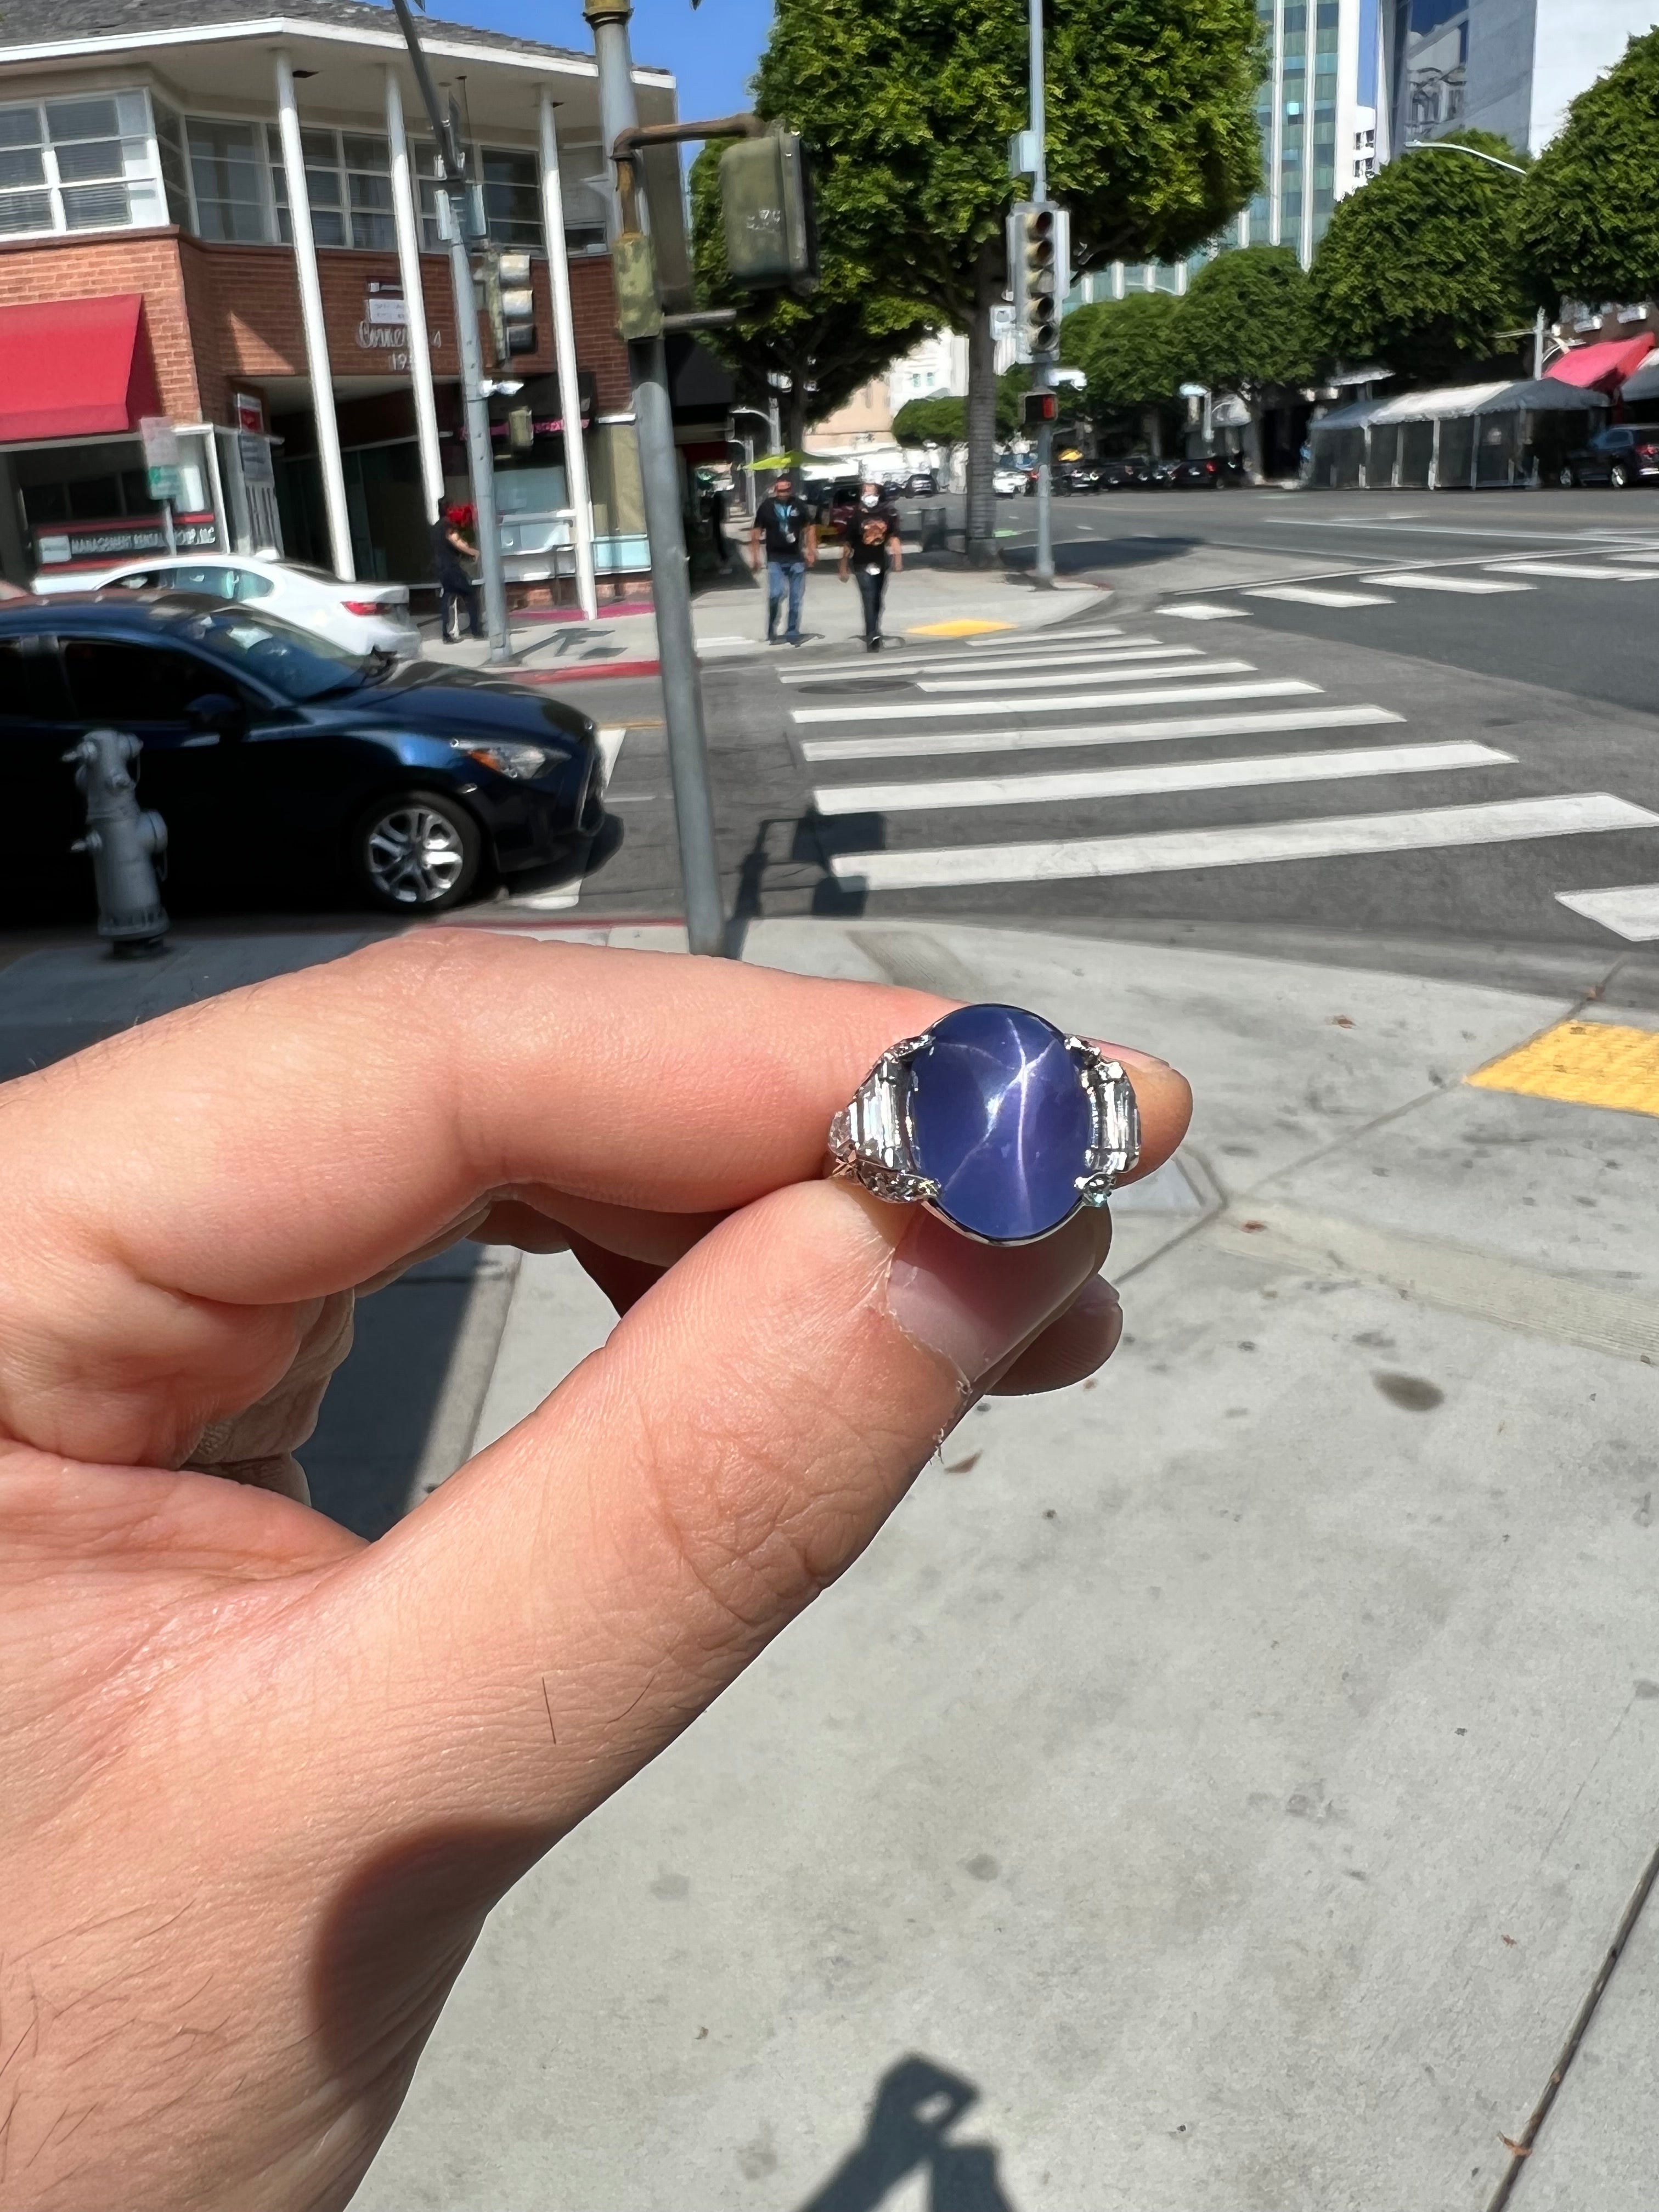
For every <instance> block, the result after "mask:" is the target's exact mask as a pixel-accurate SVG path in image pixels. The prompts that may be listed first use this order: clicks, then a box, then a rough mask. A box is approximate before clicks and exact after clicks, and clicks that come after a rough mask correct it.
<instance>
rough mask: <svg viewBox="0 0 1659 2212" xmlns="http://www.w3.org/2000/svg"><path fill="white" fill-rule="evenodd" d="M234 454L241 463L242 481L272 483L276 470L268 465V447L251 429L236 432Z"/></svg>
mask: <svg viewBox="0 0 1659 2212" xmlns="http://www.w3.org/2000/svg"><path fill="white" fill-rule="evenodd" d="M236 456H237V459H239V460H240V463H241V465H242V482H243V483H249V484H265V485H270V484H274V483H276V470H275V469H273V468H272V467H271V465H270V447H269V446H268V445H267V444H266V443H265V441H264V439H263V438H261V437H259V436H258V435H256V434H255V433H254V432H253V431H252V430H239V431H238V432H237V433H236Z"/></svg>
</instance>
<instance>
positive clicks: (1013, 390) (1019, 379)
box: [997, 361, 1031, 438]
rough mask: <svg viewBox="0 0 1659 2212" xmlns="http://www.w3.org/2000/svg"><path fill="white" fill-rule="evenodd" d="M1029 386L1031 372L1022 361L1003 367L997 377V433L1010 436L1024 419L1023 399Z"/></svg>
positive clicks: (999, 435) (1006, 436) (1000, 435)
mask: <svg viewBox="0 0 1659 2212" xmlns="http://www.w3.org/2000/svg"><path fill="white" fill-rule="evenodd" d="M1030 388H1031V372H1030V369H1029V368H1027V367H1026V365H1025V363H1024V362H1023V361H1017V362H1013V363H1012V365H1011V366H1010V367H1009V368H1005V369H1004V370H1003V372H1002V374H1001V375H1000V377H998V379H997V435H998V437H999V438H1012V436H1013V435H1014V434H1015V432H1016V431H1017V430H1018V429H1019V428H1020V427H1021V426H1022V424H1023V423H1024V420H1025V410H1024V399H1025V395H1026V393H1027V392H1029V391H1030Z"/></svg>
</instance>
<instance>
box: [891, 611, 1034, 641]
mask: <svg viewBox="0 0 1659 2212" xmlns="http://www.w3.org/2000/svg"><path fill="white" fill-rule="evenodd" d="M1013 627H1014V625H1013V624H1012V623H1005V622H982V621H979V620H977V619H975V617H974V616H972V615H963V617H961V619H960V620H959V621H957V622H942V623H917V624H916V627H915V629H908V630H906V631H905V633H904V635H906V637H983V636H984V635H985V634H986V632H987V630H993V629H1012V628H1013Z"/></svg>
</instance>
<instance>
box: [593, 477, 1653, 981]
mask: <svg viewBox="0 0 1659 2212" xmlns="http://www.w3.org/2000/svg"><path fill="white" fill-rule="evenodd" d="M1055 515H1056V524H1057V538H1058V544H1059V548H1060V566H1061V567H1062V568H1063V569H1064V570H1066V572H1067V573H1068V574H1071V575H1072V576H1073V577H1074V578H1077V579H1079V580H1081V579H1086V580H1089V581H1091V582H1092V583H1094V584H1096V585H1097V586H1101V587H1103V592H1102V595H1101V596H1098V597H1097V596H1094V595H1092V594H1091V595H1090V596H1089V598H1088V599H1086V601H1085V602H1084V603H1083V605H1082V606H1081V610H1080V611H1079V614H1078V615H1077V616H1075V617H1071V618H1069V619H1068V620H1067V621H1066V623H1063V624H1062V625H1061V626H1060V628H1059V629H1052V630H1049V631H1047V632H1045V633H1044V634H1043V635H1042V637H1040V638H1037V639H1035V640H1034V639H1032V638H1031V637H1030V635H1026V636H1025V637H1024V638H1010V637H1009V636H1007V635H1001V636H998V637H994V638H990V639H986V640H983V641H979V642H978V643H973V642H966V643H963V644H960V645H957V646H953V647H951V646H943V647H942V646H939V645H938V644H936V643H935V644H933V645H931V646H924V645H922V644H921V643H920V642H919V641H916V642H913V643H912V644H911V645H910V646H909V647H907V648H906V650H905V651H904V653H902V655H901V654H898V653H895V654H894V655H892V656H891V657H890V658H883V659H880V660H879V661H878V662H869V661H866V660H865V659H861V658H860V657H857V656H849V654H848V649H847V647H845V645H844V644H843V645H826V646H821V647H815V648H811V649H809V650H808V651H807V652H805V653H801V654H799V655H790V656H787V665H780V662H779V660H778V659H777V657H776V656H773V657H771V658H769V659H751V660H736V661H732V660H727V661H721V662H718V663H714V664H712V665H708V667H707V668H706V670H705V675H704V689H705V696H706V701H707V707H708V727H709V732H710V750H711V762H712V767H713V772H714V781H715V788H716V794H717V800H718V809H719V817H720V845H721V863H722V868H723V871H724V873H725V876H726V884H727V888H728V896H729V897H730V899H731V901H732V904H733V906H734V908H736V910H737V912H738V915H739V918H740V921H741V918H743V917H745V916H747V917H752V916H754V915H775V914H790V913H819V914H841V915H849V914H850V915H881V914H884V913H889V914H892V913H903V914H908V915H929V914H931V915H938V916H940V917H942V918H943V917H947V916H948V917H952V918H956V919H974V920H978V919H993V918H994V919H997V920H1000V921H1018V922H1027V923H1030V924H1033V925H1039V926H1040V925H1042V924H1043V923H1046V922H1050V921H1053V922H1055V923H1060V924H1063V925H1064V926H1065V927H1066V928H1067V929H1069V930H1077V929H1079V928H1082V929H1085V930H1089V931H1103V932H1106V933H1114V934H1122V935H1126V936H1131V935H1133V934H1135V933H1140V934H1142V935H1143V936H1144V935H1146V934H1149V933H1150V934H1153V935H1163V936H1166V937H1180V936H1182V935H1183V934H1185V935H1188V936H1192V937H1199V938H1205V937H1207V938H1208V939H1211V940H1212V941H1215V942H1220V943H1225V942H1229V941H1237V942H1240V943H1243V942H1245V941H1247V940H1249V941H1256V942H1261V941H1263V940H1267V939H1270V940H1276V941H1282V942H1284V943H1285V945H1286V946H1287V947H1293V948H1294V949H1297V950H1298V951H1304V952H1306V951H1317V950H1319V949H1321V948H1328V949H1334V952H1333V957H1336V956H1340V951H1341V949H1342V948H1343V947H1350V948H1358V947H1362V946H1367V945H1369V946H1371V947H1373V948H1374V947H1376V945H1379V944H1386V945H1395V946H1396V947H1400V948H1403V951H1402V954H1401V957H1402V958H1404V959H1405V960H1406V962H1407V964H1413V963H1415V964H1417V965H1419V966H1422V967H1425V969H1430V970H1435V969H1438V970H1439V971H1440V972H1446V971H1448V970H1455V971H1456V972H1461V973H1470V972H1477V973H1478V972H1482V970H1481V968H1480V963H1481V962H1482V961H1485V962H1486V963H1488V965H1489V966H1490V964H1491V963H1494V962H1495V963H1498V967H1500V968H1501V967H1505V966H1507V967H1508V968H1510V969H1512V968H1513V967H1514V966H1515V964H1516V960H1517V959H1518V960H1519V961H1520V962H1521V963H1522V966H1523V967H1524V966H1525V965H1526V963H1528V961H1530V962H1531V963H1532V969H1531V972H1533V973H1538V972H1541V969H1551V963H1552V962H1553V963H1555V967H1556V968H1559V969H1563V970H1564V972H1571V973H1573V974H1575V975H1577V974H1578V973H1580V972H1582V973H1583V975H1584V976H1585V977H1586V978H1589V977H1590V976H1592V975H1595V973H1597V972H1599V969H1600V966H1601V964H1604V963H1605V964H1608V965H1610V964H1611V963H1613V961H1614V960H1616V959H1617V958H1618V957H1620V956H1621V955H1630V954H1632V952H1633V951H1639V948H1640V947H1641V945H1643V944H1644V943H1651V944H1652V945H1655V947H1656V950H1659V720H1656V716H1655V714H1654V711H1653V698H1654V683H1653V676H1652V666H1653V647H1652V643H1651V640H1652V637H1653V635H1654V633H1655V630H1656V626H1659V500H1650V499H1649V498H1647V497H1645V496H1644V495H1642V494H1639V493H1632V494H1628V495H1623V496H1620V495H1616V494H1611V493H1601V494H1595V493H1580V494H1549V495H1479V496H1470V497H1459V496H1457V495H1439V496H1430V495H1419V496H1418V497H1417V498H1415V499H1413V498H1411V497H1410V496H1409V495H1407V496H1404V497H1402V496H1401V495H1376V496H1375V497H1370V498H1368V497H1367V496H1365V495H1295V494H1285V493H1278V492H1259V493H1252V492H1237V493H1233V492H1228V493H1219V494H1213V495H1210V494H1203V493H1197V494H1184V495H1183V494H1162V495H1156V494H1154V495H1146V494H1140V495H1137V494H1127V495H1114V496H1110V497H1106V498H1100V499H1095V500H1090V501H1083V500H1071V501H1060V502H1057V503H1056V508H1055ZM1031 520H1033V518H1031V517H1030V513H1029V508H1028V506H1027V503H1025V502H1023V501H1022V502H1015V501H1006V502H1004V503H1002V505H1001V506H1000V509H999V524H1000V528H1001V529H1002V530H1004V531H1006V532H1016V533H1018V532H1026V531H1027V530H1028V528H1029V525H1030V521H1031ZM1028 542H1029V540H1028V538H1025V537H1024V536H1022V535H1018V534H1016V535H1012V536H1010V537H1008V538H1005V541H1004V544H1005V557H1007V558H1011V559H1013V560H1015V561H1018V560H1019V559H1020V558H1021V556H1022V555H1023V554H1024V551H1025V548H1026V545H1027V544H1028ZM1107 592H1109V596H1106V595H1105V594H1106V593H1107ZM1286 593H1287V594H1288V596H1281V594H1286ZM1081 597H1082V595H1081V594H1079V598H1080V599H1081ZM891 613H892V615H893V617H894V618H895V623H896V626H897V625H902V620H903V607H902V586H900V587H898V588H897V589H896V591H895V593H894V605H893V607H892V609H891ZM924 661H925V663H926V665H925V666H924V665H923V663H924ZM1055 679H1059V680H1058V681H1056V680H1055ZM935 686H937V687H939V688H934V687H935ZM606 689H607V690H608V691H614V692H615V693H617V695H619V696H617V697H616V698H615V700H614V703H613V702H612V701H611V699H609V698H607V701H606V702H605V708H606V711H607V712H614V714H615V719H616V720H617V724H618V725H619V726H621V725H623V724H625V723H627V721H628V719H629V715H630V714H633V713H635V712H637V713H638V714H640V717H641V719H640V721H639V722H638V723H636V724H635V725H633V726H629V728H628V733H627V736H626V738H625V739H624V741H623V744H622V749H621V752H620V754H619V757H618V759H617V769H616V774H615V776H614V779H613V783H612V797H613V800H614V802H615V807H616V811H617V814H618V816H619V817H622V818H623V821H624V823H625V825H626V831H627V836H626V842H624V844H623V848H622V849H621V850H620V851H619V852H618V853H617V854H616V855H615V856H614V858H613V859H611V860H610V861H609V862H608V864H607V865H606V866H605V868H604V869H603V871H601V872H599V873H598V874H597V875H595V876H594V877H593V878H590V880H589V882H588V884H587V885H586V887H585V889H584V891H583V895H582V898H581V901H580V911H581V913H582V914H583V915H592V916H593V917H594V918H596V919H597V918H599V917H600V916H601V915H603V916H605V917H616V916H623V915H629V914H646V913H650V914H653V915H662V914H665V913H670V912H672V911H674V910H675V909H676V901H675V898H674V894H673V885H674V882H675V870H674V856H673V848H672V817H671V808H670V806H669V805H668V779H667V772H666V760H665V746H664V739H663V735H662V732H661V729H660V727H659V726H653V716H654V715H656V714H659V711H660V710H659V708H653V709H652V710H651V711H650V712H649V713H647V712H646V711H645V708H643V707H641V708H633V707H632V705H631V704H630V702H629V701H628V700H627V699H626V698H624V697H623V696H620V695H621V694H622V693H623V690H624V687H623V685H621V684H618V685H616V686H608V687H606ZM1632 886H1633V887H1638V890H1637V893H1636V895H1634V896H1628V897H1626V898H1624V899H1622V900H1621V901H1620V902H1615V903H1614V904H1613V905H1608V904H1607V903H1606V902H1598V901H1599V900H1600V895H1602V894H1605V893H1606V892H1607V891H1608V890H1613V889H1619V890H1626V889H1627V888H1628V887H1632ZM1643 887H1645V888H1643ZM1566 901H1577V902H1579V903H1578V904H1577V905H1575V904H1570V903H1566ZM573 918H574V917H573ZM1615 922H1616V923H1617V924H1618V926H1617V927H1615V926H1613V924H1614V923H1615ZM1644 932H1646V933H1647V934H1646V935H1645V936H1644V934H1643V933H1644ZM1655 964H1656V967H1659V960H1656V962H1655ZM1493 972H1494V973H1496V969H1494V970H1493ZM1551 972H1553V969H1552V970H1551Z"/></svg>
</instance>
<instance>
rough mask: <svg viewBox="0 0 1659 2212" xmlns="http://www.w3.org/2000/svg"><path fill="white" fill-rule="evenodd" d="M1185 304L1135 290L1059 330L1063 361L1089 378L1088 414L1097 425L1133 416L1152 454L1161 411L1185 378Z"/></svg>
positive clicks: (1075, 316) (1082, 312)
mask: <svg viewBox="0 0 1659 2212" xmlns="http://www.w3.org/2000/svg"><path fill="white" fill-rule="evenodd" d="M1180 319H1181V303H1180V301H1178V300H1176V298H1175V297H1174V295H1172V294H1170V293H1169V292H1131V293H1128V294H1127V295H1126V296H1125V297H1124V298H1123V299H1121V300H1099V301H1095V302H1094V304H1093V305H1092V306H1089V307H1079V308H1078V309H1077V310H1076V311H1075V312H1074V313H1072V314H1069V315H1067V317H1066V319H1065V321H1064V322H1063V323H1062V324H1061V325H1060V359H1061V361H1062V362H1066V363H1067V365H1068V366H1070V367H1071V368H1080V369H1081V370H1082V371H1083V374H1084V375H1085V377H1086V378H1087V379H1088V384H1087V386H1086V390H1087V392H1088V410H1089V413H1090V415H1091V417H1092V419H1093V420H1094V422H1095V423H1096V424H1097V426H1098V425H1099V423H1100V422H1102V421H1103V419H1104V418H1105V417H1106V416H1111V415H1119V414H1125V413H1130V412H1136V413H1139V415H1140V416H1141V428H1142V432H1143V435H1145V437H1146V442H1147V444H1148V446H1149V447H1151V449H1152V453H1153V454H1154V455H1156V454H1157V453H1158V451H1159V447H1160V445H1161V441H1162V426H1161V423H1160V422H1159V416H1158V410H1160V409H1161V408H1162V407H1163V406H1164V404H1165V402H1166V401H1168V400H1170V399H1172V398H1174V397H1175V392H1176V386H1177V385H1178V384H1179V383H1180V382H1181V380H1182V374H1183V362H1182V353H1181V346H1180V341H1179V337H1178V335H1177V333H1178V330H1179V325H1180Z"/></svg>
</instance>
